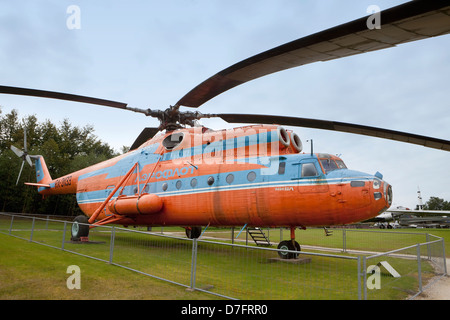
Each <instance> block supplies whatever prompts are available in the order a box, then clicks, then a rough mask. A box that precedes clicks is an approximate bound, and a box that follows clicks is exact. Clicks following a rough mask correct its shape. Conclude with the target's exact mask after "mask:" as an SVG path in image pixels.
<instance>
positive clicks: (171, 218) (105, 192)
mask: <svg viewBox="0 0 450 320" xmlns="http://www.w3.org/2000/svg"><path fill="white" fill-rule="evenodd" d="M449 13H450V6H449V4H448V1H441V0H435V1H428V0H416V1H410V2H407V3H405V4H402V5H399V6H396V7H393V8H390V9H387V10H384V11H382V12H381V13H380V14H381V17H382V25H381V26H380V28H369V27H368V24H367V20H368V19H369V18H370V17H364V18H361V19H358V20H355V21H352V22H349V23H346V24H343V25H340V26H337V27H334V28H331V29H327V30H325V31H322V32H319V33H316V34H313V35H310V36H307V37H304V38H300V39H298V40H295V41H292V42H289V43H287V44H284V45H281V46H279V47H276V48H273V49H271V50H268V51H265V52H263V53H260V54H258V55H255V56H253V57H250V58H248V59H246V60H243V61H241V62H239V63H237V64H235V65H232V66H231V67H229V68H227V69H225V70H222V71H220V72H219V73H217V74H216V75H214V76H212V77H211V78H209V79H207V80H205V81H204V82H203V83H201V84H199V85H198V86H197V87H195V88H194V89H193V90H191V91H190V92H189V93H187V94H186V95H185V96H184V97H183V98H182V99H180V100H179V101H178V102H177V103H176V104H175V105H174V106H170V107H169V108H167V109H166V110H151V109H139V108H133V107H129V106H128V105H127V104H125V103H121V102H116V101H110V100H104V99H98V98H92V97H86V96H80V95H74V94H68V93H61V92H54V91H44V90H36V89H27V88H18V87H10V86H0V93H6V94H16V95H26V96H33V97H44V98H53V99H60V100H69V101H77V102H83V103H90V104H96V105H103V106H108V107H114V108H120V109H124V110H129V111H134V112H139V113H143V114H145V115H146V116H152V117H155V118H157V119H159V121H160V125H159V127H155V128H153V127H149V128H145V129H144V130H143V131H142V133H141V134H140V135H139V137H138V138H137V139H136V141H135V142H134V143H133V145H132V147H131V148H130V151H129V152H128V153H126V154H123V155H120V156H118V157H116V158H113V159H110V160H107V161H104V162H101V163H99V164H96V165H93V166H91V167H88V168H84V169H82V170H79V171H77V172H73V173H71V174H68V175H66V176H63V177H60V178H57V179H53V178H52V177H51V175H50V172H49V170H48V168H47V165H46V163H45V160H44V158H43V157H42V156H39V155H28V153H27V151H26V149H25V150H22V151H21V150H18V149H17V148H15V147H12V148H13V151H15V152H16V154H17V155H18V156H20V157H22V158H23V161H24V162H25V161H28V162H29V163H31V160H32V159H33V160H34V163H35V166H36V177H37V182H36V183H27V184H28V185H32V186H36V187H37V188H38V191H39V193H40V194H42V195H43V196H49V195H56V194H69V193H70V194H76V199H77V202H78V205H79V207H80V208H81V210H82V211H83V212H84V214H85V216H79V217H76V218H75V221H74V224H73V227H72V238H73V239H79V238H80V237H87V235H88V232H89V229H90V228H92V227H96V226H100V225H106V224H119V225H124V226H138V225H139V226H154V225H160V226H182V227H185V228H186V234H187V236H188V237H190V238H198V237H199V236H200V235H201V232H202V231H201V230H202V226H203V227H205V226H243V225H244V226H248V227H250V226H253V227H266V226H267V227H287V228H290V230H291V239H290V240H285V241H281V242H280V244H279V245H278V248H280V249H283V250H290V251H299V250H300V246H299V244H298V242H296V241H295V229H296V228H298V227H301V228H306V227H310V226H321V227H322V226H331V225H342V224H349V223H354V222H358V221H363V220H367V219H369V218H372V217H375V216H377V215H379V214H381V213H383V212H384V211H386V210H387V209H388V208H389V207H390V205H391V203H392V187H391V186H390V185H389V184H388V183H387V182H386V181H384V180H383V176H382V175H381V174H380V173H378V172H377V173H376V174H367V173H363V172H359V171H355V170H352V169H348V168H347V167H346V165H345V163H344V162H343V160H342V159H340V158H339V157H337V156H334V155H330V154H325V153H314V152H313V150H311V152H303V146H302V142H301V139H300V138H299V136H298V135H297V134H296V133H295V132H293V131H291V130H286V129H285V128H284V127H283V126H300V127H309V128H317V129H324V130H334V131H341V132H349V133H354V134H361V135H368V136H373V137H378V138H385V139H392V140H397V141H402V142H407V143H414V144H418V145H422V146H425V147H430V148H436V149H441V150H445V151H450V141H447V140H442V139H437V138H432V137H425V136H420V135H416V134H411V133H405V132H399V131H393V130H388V129H383V128H378V127H368V126H363V125H357V124H350V123H343V122H336V121H327V120H318V119H307V118H298V117H286V116H274V115H255V114H202V113H200V112H198V111H197V112H191V111H180V107H182V106H183V107H191V108H197V107H199V106H201V105H202V104H204V103H205V102H207V101H208V100H210V99H212V98H214V97H215V96H217V95H219V94H221V93H223V92H225V91H227V90H229V89H231V88H233V87H235V86H238V85H241V84H243V83H245V82H247V81H250V80H253V79H256V78H259V77H262V76H265V75H267V74H271V73H274V72H278V71H281V70H285V69H288V68H293V67H297V66H301V65H304V64H308V63H312V62H316V61H327V60H332V59H337V58H342V57H346V56H350V55H354V54H360V53H364V52H369V51H374V50H380V49H384V48H389V47H393V46H396V45H399V44H402V43H404V42H409V41H415V40H420V39H424V38H428V37H434V36H441V35H444V34H447V33H449V32H450V15H449ZM211 117H219V118H222V119H223V120H225V121H227V122H229V123H246V124H252V125H248V126H244V127H237V128H233V129H226V130H211V129H208V128H206V127H203V126H199V125H198V123H197V120H199V119H202V118H211ZM280 252H281V253H280V255H281V256H282V257H283V258H293V257H296V255H295V254H292V253H286V252H284V251H280Z"/></svg>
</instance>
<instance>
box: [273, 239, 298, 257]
mask: <svg viewBox="0 0 450 320" xmlns="http://www.w3.org/2000/svg"><path fill="white" fill-rule="evenodd" d="M278 250H279V251H278V255H279V256H280V258H281V259H297V258H298V255H299V254H298V253H295V252H288V251H284V250H289V251H300V245H299V244H298V242H297V241H294V242H292V240H284V241H281V242H280V243H279V244H278Z"/></svg>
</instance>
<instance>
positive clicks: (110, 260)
mask: <svg viewBox="0 0 450 320" xmlns="http://www.w3.org/2000/svg"><path fill="white" fill-rule="evenodd" d="M115 237H116V228H115V227H114V226H112V228H111V241H110V242H109V264H112V260H113V253H114V239H115Z"/></svg>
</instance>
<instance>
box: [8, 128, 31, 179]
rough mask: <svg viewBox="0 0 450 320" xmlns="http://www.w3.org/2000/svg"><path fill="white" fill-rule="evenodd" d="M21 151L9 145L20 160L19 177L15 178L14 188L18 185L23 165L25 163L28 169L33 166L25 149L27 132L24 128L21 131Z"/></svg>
mask: <svg viewBox="0 0 450 320" xmlns="http://www.w3.org/2000/svg"><path fill="white" fill-rule="evenodd" d="M23 134H24V136H23V150H20V149H19V148H16V147H15V146H13V145H11V150H12V151H13V152H14V153H15V154H16V155H17V156H18V157H19V158H22V165H21V166H20V171H19V176H18V177H17V181H16V186H17V185H18V184H19V179H20V176H21V175H22V170H23V165H24V164H25V162H28V164H29V165H30V167H32V166H33V162H32V161H31V157H30V156H29V155H28V149H27V130H26V128H25V129H24V131H23Z"/></svg>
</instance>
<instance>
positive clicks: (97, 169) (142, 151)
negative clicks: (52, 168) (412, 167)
mask: <svg viewBox="0 0 450 320" xmlns="http://www.w3.org/2000/svg"><path fill="white" fill-rule="evenodd" d="M301 151H302V145H301V141H300V139H299V138H298V136H297V135H296V134H295V133H293V132H291V131H287V130H285V129H283V128H281V127H279V126H276V125H258V126H247V127H240V128H234V129H229V130H220V131H212V130H208V129H206V128H204V127H194V128H189V129H181V130H176V131H171V132H167V133H165V134H160V135H158V136H155V137H154V138H152V139H150V140H149V141H147V142H146V143H144V144H143V145H142V146H141V147H139V148H137V149H136V150H133V151H131V152H128V153H126V154H124V155H121V156H119V157H116V158H114V159H111V160H108V161H105V162H102V163H99V164H97V165H94V166H91V167H89V168H85V169H82V170H80V171H77V172H74V173H72V174H69V175H67V176H64V177H61V178H59V179H55V180H51V178H50V175H49V174H48V170H47V169H46V166H45V162H44V161H43V159H42V158H39V159H38V161H37V166H36V170H37V177H38V179H37V180H38V183H40V184H41V186H40V188H39V192H40V193H41V194H43V195H50V194H62V193H76V198H77V202H78V205H79V206H80V208H81V210H82V211H83V212H84V213H85V214H86V215H87V216H88V217H91V221H90V222H91V223H92V222H94V220H96V221H102V220H108V217H109V218H112V217H114V221H117V223H119V224H122V225H177V226H201V225H203V226H206V225H211V226H213V225H215V226H234V225H248V226H301V227H307V226H329V225H341V224H348V223H353V222H357V221H362V220H365V219H368V218H371V217H374V216H377V215H378V214H380V213H382V212H384V211H385V210H386V209H387V208H389V206H390V203H391V201H392V191H391V186H390V185H389V184H388V183H386V182H384V181H383V180H382V176H381V175H380V174H377V175H370V174H366V173H362V172H358V171H353V170H349V169H347V168H346V166H345V164H344V162H343V161H342V160H341V159H340V158H338V157H336V156H333V155H329V154H321V153H318V154H317V153H316V154H312V153H302V152H301ZM111 221H112V220H111Z"/></svg>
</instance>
